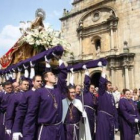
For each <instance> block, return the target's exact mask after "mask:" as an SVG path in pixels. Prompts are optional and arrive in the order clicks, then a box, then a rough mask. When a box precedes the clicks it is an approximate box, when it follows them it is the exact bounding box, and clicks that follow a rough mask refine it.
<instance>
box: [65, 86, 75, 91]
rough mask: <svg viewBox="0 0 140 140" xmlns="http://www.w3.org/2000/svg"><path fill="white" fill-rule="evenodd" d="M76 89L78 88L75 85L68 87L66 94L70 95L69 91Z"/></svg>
mask: <svg viewBox="0 0 140 140" xmlns="http://www.w3.org/2000/svg"><path fill="white" fill-rule="evenodd" d="M75 88H76V86H75V85H69V86H67V88H66V93H69V90H70V89H75Z"/></svg>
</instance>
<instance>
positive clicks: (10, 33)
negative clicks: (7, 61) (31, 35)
mask: <svg viewBox="0 0 140 140" xmlns="http://www.w3.org/2000/svg"><path fill="white" fill-rule="evenodd" d="M20 36H21V34H20V31H19V27H18V26H13V25H6V26H5V27H4V28H3V29H2V31H1V33H0V57H1V56H3V55H4V54H5V53H6V52H7V51H8V50H9V49H10V48H11V47H12V46H13V45H14V44H15V43H16V41H17V40H18V39H19V37H20Z"/></svg>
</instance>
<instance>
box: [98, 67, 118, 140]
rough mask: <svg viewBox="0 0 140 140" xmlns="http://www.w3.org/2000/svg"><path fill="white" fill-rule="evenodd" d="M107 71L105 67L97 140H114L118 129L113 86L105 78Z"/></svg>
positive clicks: (99, 105)
mask: <svg viewBox="0 0 140 140" xmlns="http://www.w3.org/2000/svg"><path fill="white" fill-rule="evenodd" d="M105 69H106V68H105V67H103V69H102V75H101V77H100V80H99V91H98V94H99V97H98V114H97V129H96V140H114V128H115V126H116V127H117V122H116V121H117V110H116V107H115V101H114V98H113V95H112V93H111V92H112V84H111V82H110V81H108V80H107V79H106V78H105V77H106V73H105ZM116 130H117V128H116Z"/></svg>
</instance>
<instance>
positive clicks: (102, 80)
mask: <svg viewBox="0 0 140 140" xmlns="http://www.w3.org/2000/svg"><path fill="white" fill-rule="evenodd" d="M106 82H107V79H106V67H103V68H102V74H101V77H100V80H99V92H98V93H99V95H103V94H104V93H105V91H106Z"/></svg>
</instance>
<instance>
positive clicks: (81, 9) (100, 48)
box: [60, 0, 140, 90]
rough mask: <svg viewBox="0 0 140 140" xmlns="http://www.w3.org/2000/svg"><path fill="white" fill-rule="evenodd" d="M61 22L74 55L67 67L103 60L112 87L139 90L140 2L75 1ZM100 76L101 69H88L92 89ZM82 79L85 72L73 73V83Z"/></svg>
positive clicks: (139, 0) (79, 82)
mask: <svg viewBox="0 0 140 140" xmlns="http://www.w3.org/2000/svg"><path fill="white" fill-rule="evenodd" d="M60 20H61V23H62V27H61V31H62V36H63V37H64V38H65V39H67V41H68V42H69V43H71V50H72V51H73V53H74V55H73V57H70V58H67V59H68V60H67V61H68V63H69V64H73V63H80V62H83V61H87V60H90V59H98V58H102V57H104V58H106V59H107V60H108V65H107V78H108V79H109V80H110V81H112V83H113V85H114V86H118V88H119V89H120V90H122V89H123V88H130V89H134V88H140V78H139V74H140V0H74V1H73V3H72V9H71V10H70V11H67V10H66V9H64V13H63V17H61V18H60ZM100 74H101V68H95V69H90V76H91V79H92V83H93V84H95V86H98V80H99V77H100ZM83 78H84V71H79V72H77V73H75V82H76V84H82V82H83Z"/></svg>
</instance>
